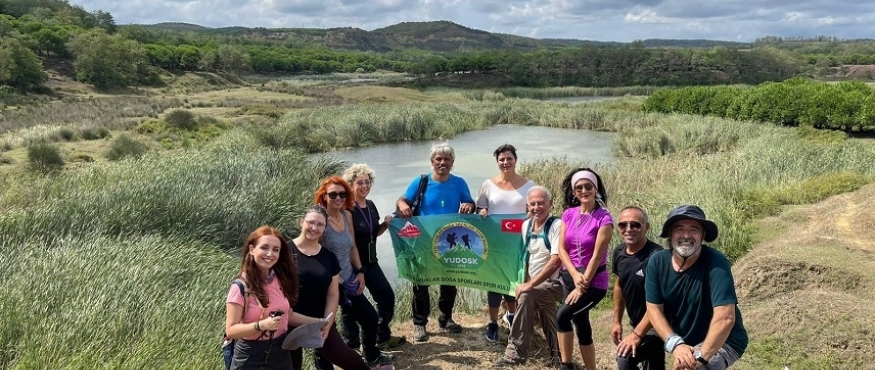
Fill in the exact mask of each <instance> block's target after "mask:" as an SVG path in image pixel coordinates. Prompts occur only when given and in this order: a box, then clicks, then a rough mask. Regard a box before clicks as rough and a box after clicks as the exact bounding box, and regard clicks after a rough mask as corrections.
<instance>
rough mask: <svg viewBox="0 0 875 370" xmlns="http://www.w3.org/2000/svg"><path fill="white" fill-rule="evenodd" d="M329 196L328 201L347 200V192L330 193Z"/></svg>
mask: <svg viewBox="0 0 875 370" xmlns="http://www.w3.org/2000/svg"><path fill="white" fill-rule="evenodd" d="M327 195H328V199H337V197H340V199H346V192H345V191H340V192H337V191H332V192H330V193H328V194H327Z"/></svg>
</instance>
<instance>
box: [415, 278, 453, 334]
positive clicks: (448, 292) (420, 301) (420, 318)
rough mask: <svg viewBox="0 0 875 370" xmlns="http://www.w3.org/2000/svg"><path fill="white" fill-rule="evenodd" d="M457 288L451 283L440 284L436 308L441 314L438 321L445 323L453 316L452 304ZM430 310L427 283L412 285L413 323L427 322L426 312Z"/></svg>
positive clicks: (423, 324)
mask: <svg viewBox="0 0 875 370" xmlns="http://www.w3.org/2000/svg"><path fill="white" fill-rule="evenodd" d="M457 294H458V289H457V288H456V287H454V286H451V285H441V286H440V296H439V297H438V309H439V310H440V311H441V315H440V316H439V317H438V323H439V324H441V325H445V324H446V323H447V321H449V320H451V319H452V318H453V306H454V305H455V304H456V295H457ZM430 311H431V298H430V297H429V294H428V286H427V285H413V325H422V326H425V325H426V324H428V314H429V312H430Z"/></svg>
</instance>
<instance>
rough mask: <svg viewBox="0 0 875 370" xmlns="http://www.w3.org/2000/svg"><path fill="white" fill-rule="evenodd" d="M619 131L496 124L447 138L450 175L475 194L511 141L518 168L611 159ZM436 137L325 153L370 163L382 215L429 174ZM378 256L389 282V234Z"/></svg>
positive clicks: (394, 274)
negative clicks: (537, 163) (538, 163)
mask: <svg viewBox="0 0 875 370" xmlns="http://www.w3.org/2000/svg"><path fill="white" fill-rule="evenodd" d="M615 135H616V134H614V133H608V132H595V131H585V130H571V129H556V128H546V127H534V126H517V125H497V126H493V127H491V128H489V129H487V130H481V131H471V132H466V133H463V134H460V135H458V136H456V137H455V138H453V139H450V140H449V141H448V142H449V144H450V145H451V146H452V147H453V149H454V150H455V152H456V162H455V164H454V165H453V171H452V173H453V174H455V175H456V176H461V177H462V178H464V179H465V181H466V182H467V183H468V187H469V188H470V190H471V196H473V197H476V196H477V191H478V190H479V189H480V185H481V184H483V181H484V180H486V179H488V178H491V177H493V176H495V175H496V174H498V165H497V164H496V162H495V157H493V156H492V152H493V151H494V150H495V148H498V147H499V146H500V145H502V144H505V143H508V144H511V145H513V146H515V147H516V148H517V156H518V157H519V160H518V163H517V166H518V168H519V166H520V165H522V164H525V163H529V162H532V161H535V160H538V159H545V158H552V157H565V158H567V159H568V160H569V161H580V162H581V163H583V162H589V163H598V162H610V161H612V160H613V158H612V157H611V156H610V147H611V144H612V142H613V140H614V137H615ZM435 142H437V141H417V142H404V143H394V144H382V145H378V146H373V147H366V148H357V149H351V150H341V151H335V152H331V153H327V154H326V155H327V156H330V157H333V158H335V159H338V160H341V161H345V162H348V163H367V164H368V165H370V166H371V167H372V168H373V169H374V172H375V173H376V180H375V182H374V186H373V187H372V189H371V194H370V195H369V196H368V199H370V200H372V201H373V202H374V204H376V205H377V209H378V210H379V212H380V215H381V217H383V216H385V215H386V214H389V213H391V212H392V211H394V210H395V201H396V200H398V197H400V196H401V195H402V194H403V193H404V191H405V190H407V186H408V185H410V183H411V182H412V181H413V180H414V179H415V178H418V177H419V175H421V174H424V173H430V172H431V163H430V161H429V152H430V150H431V146H432V144H433V143H435ZM377 257H378V258H379V260H380V266H381V267H382V268H383V271H384V272H385V273H386V277H387V278H389V280H390V281H393V282H394V281H395V280H396V279H397V275H398V273H397V269H396V267H395V254H394V251H393V250H392V241H391V239H390V237H389V234H388V232H387V233H384V234H383V235H382V236H380V237H379V238H378V239H377Z"/></svg>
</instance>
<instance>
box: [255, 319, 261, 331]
mask: <svg viewBox="0 0 875 370" xmlns="http://www.w3.org/2000/svg"><path fill="white" fill-rule="evenodd" d="M255 331H261V325H260V324H259V323H258V321H256V322H255Z"/></svg>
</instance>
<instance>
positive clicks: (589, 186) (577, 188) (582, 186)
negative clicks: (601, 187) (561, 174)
mask: <svg viewBox="0 0 875 370" xmlns="http://www.w3.org/2000/svg"><path fill="white" fill-rule="evenodd" d="M593 188H595V186H592V184H590V183H586V184H580V185H577V186H575V187H574V190H575V191H582V190H584V189H586V191H590V190H592V189H593Z"/></svg>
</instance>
